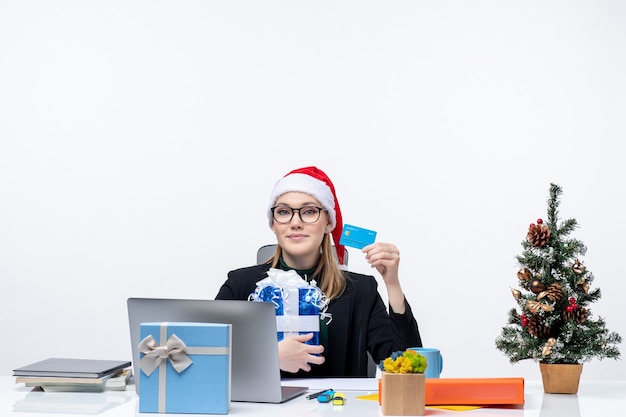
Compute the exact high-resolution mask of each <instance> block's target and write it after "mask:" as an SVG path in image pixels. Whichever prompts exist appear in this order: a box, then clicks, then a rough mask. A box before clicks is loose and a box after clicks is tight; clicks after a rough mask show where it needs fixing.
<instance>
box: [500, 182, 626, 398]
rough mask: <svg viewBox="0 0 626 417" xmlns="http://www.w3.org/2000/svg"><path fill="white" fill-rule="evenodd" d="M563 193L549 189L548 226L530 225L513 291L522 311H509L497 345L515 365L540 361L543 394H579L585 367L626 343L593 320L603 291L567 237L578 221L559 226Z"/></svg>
mask: <svg viewBox="0 0 626 417" xmlns="http://www.w3.org/2000/svg"><path fill="white" fill-rule="evenodd" d="M561 193H562V190H561V187H559V186H558V185H556V184H551V185H550V198H549V200H548V212H547V221H544V220H543V219H537V221H536V222H535V223H531V224H530V226H529V228H528V232H527V234H526V238H525V239H524V240H523V241H522V248H523V252H522V253H521V254H520V255H518V256H517V257H516V258H517V261H518V264H519V266H520V269H519V271H518V272H517V281H518V284H519V287H520V288H519V289H516V288H512V289H511V293H512V295H513V297H514V298H515V300H516V302H517V308H513V309H511V310H510V311H509V314H508V323H507V325H506V326H504V327H503V328H502V331H501V333H500V335H499V336H498V337H497V338H496V341H495V344H496V348H497V349H498V350H500V351H502V352H504V354H506V355H507V356H508V357H509V360H510V362H511V363H516V362H518V361H521V360H524V359H531V360H534V361H536V362H539V364H540V369H541V372H542V380H543V384H544V392H546V393H567V394H575V393H576V392H577V391H578V381H579V379H580V373H581V372H582V366H583V363H584V362H587V361H590V360H591V359H593V358H597V359H603V358H613V359H618V358H619V356H620V352H619V350H618V348H617V346H616V345H617V344H619V343H620V342H621V340H622V339H621V336H620V335H619V334H617V333H615V332H610V331H609V330H608V329H607V328H606V322H605V320H604V319H603V318H602V317H598V318H597V319H595V320H594V319H593V316H592V313H591V310H590V308H589V306H590V305H591V304H592V303H594V302H596V301H597V300H598V299H600V297H601V292H600V288H597V287H594V286H593V281H594V276H593V274H592V273H591V271H589V270H588V269H587V268H586V267H585V266H584V265H583V263H582V261H581V256H583V255H585V253H586V250H587V248H586V247H585V245H584V244H583V242H581V241H580V240H578V239H574V238H570V237H568V236H569V235H570V233H571V232H572V231H573V230H574V229H575V228H576V227H577V222H576V220H575V219H568V220H565V221H563V222H560V221H559V218H558V207H559V204H560V195H561ZM569 379H571V381H569V382H568V380H569Z"/></svg>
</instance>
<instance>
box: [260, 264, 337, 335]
mask: <svg viewBox="0 0 626 417" xmlns="http://www.w3.org/2000/svg"><path fill="white" fill-rule="evenodd" d="M250 300H252V301H261V302H271V303H273V304H274V306H275V307H276V330H277V332H278V334H277V338H278V341H281V340H282V339H283V338H285V337H286V336H289V335H298V334H307V333H313V338H312V339H311V340H309V341H308V342H307V343H308V344H311V345H319V344H320V338H319V334H320V318H321V319H324V318H330V315H329V314H327V313H326V308H327V305H328V302H327V301H326V297H325V296H324V293H322V291H321V290H320V289H319V288H318V287H317V285H316V282H315V280H312V281H311V282H307V281H305V280H304V279H302V278H301V277H300V275H298V274H297V273H296V271H293V270H290V271H283V270H281V269H275V268H271V269H270V270H269V271H268V273H267V278H264V279H263V280H261V281H259V282H257V287H256V290H255V292H254V293H253V294H251V295H250Z"/></svg>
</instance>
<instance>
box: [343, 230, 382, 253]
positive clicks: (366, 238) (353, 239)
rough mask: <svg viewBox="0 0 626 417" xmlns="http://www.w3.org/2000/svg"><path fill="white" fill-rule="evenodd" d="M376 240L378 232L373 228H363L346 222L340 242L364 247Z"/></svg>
mask: <svg viewBox="0 0 626 417" xmlns="http://www.w3.org/2000/svg"><path fill="white" fill-rule="evenodd" d="M375 241H376V232H375V231H373V230H368V229H363V228H362V227H357V226H352V225H351V224H346V225H344V226H343V231H342V232H341V238H340V239H339V244H341V245H344V246H351V247H353V248H357V249H362V248H363V247H365V246H367V245H369V244H370V243H374V242H375Z"/></svg>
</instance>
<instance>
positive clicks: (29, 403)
mask: <svg viewBox="0 0 626 417" xmlns="http://www.w3.org/2000/svg"><path fill="white" fill-rule="evenodd" d="M309 382H310V383H309V384H308V386H310V387H311V391H316V390H318V389H320V388H327V387H332V388H334V389H335V390H339V389H342V390H343V392H345V394H346V397H347V401H346V404H345V405H344V406H341V407H338V406H335V407H334V406H332V405H331V404H320V403H318V402H317V401H315V400H307V399H306V398H305V397H304V396H301V397H298V398H295V399H293V400H291V401H288V402H287V403H284V404H256V403H240V402H233V403H232V405H231V410H230V414H231V415H236V416H237V415H238V416H252V415H253V416H261V417H264V416H266V417H283V416H284V417H287V416H289V417H292V416H301V415H313V416H316V417H325V416H333V417H367V416H381V415H382V414H381V412H380V407H379V406H378V402H377V401H371V400H361V399H357V398H356V397H357V396H361V395H366V394H368V393H374V392H375V391H374V389H375V388H374V387H375V386H376V384H375V382H374V381H373V380H354V379H350V380H309ZM299 383H301V381H293V382H291V384H292V385H298V384H299ZM344 388H346V389H344ZM31 391H32V389H31V388H26V387H24V385H23V384H16V383H15V378H14V377H12V376H0V416H3V417H4V416H16V417H17V416H19V417H29V416H30V417H46V416H56V417H58V416H60V415H95V414H99V415H102V416H105V417H130V416H138V415H141V416H156V415H158V414H145V413H144V414H140V413H139V412H138V397H137V395H136V393H135V390H134V387H132V386H131V387H128V389H127V390H126V391H108V392H103V393H63V392H61V393H55V392H31ZM27 410H28V411H27ZM168 415H169V416H174V414H168ZM426 415H427V416H456V417H477V416H482V417H487V416H517V417H534V416H540V417H624V416H626V381H607V382H600V381H584V380H583V381H581V383H580V387H579V390H578V394H576V395H563V394H544V393H543V388H542V386H541V381H525V404H524V406H523V408H479V409H475V410H470V411H463V412H458V411H451V410H443V409H440V408H431V407H427V408H426ZM178 416H186V417H190V416H191V415H189V414H185V415H178Z"/></svg>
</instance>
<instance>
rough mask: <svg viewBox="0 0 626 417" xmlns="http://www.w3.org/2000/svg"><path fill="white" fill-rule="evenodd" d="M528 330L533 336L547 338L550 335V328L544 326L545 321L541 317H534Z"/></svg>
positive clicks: (529, 322) (529, 323)
mask: <svg viewBox="0 0 626 417" xmlns="http://www.w3.org/2000/svg"><path fill="white" fill-rule="evenodd" d="M526 328H527V329H528V333H530V334H531V336H535V337H546V336H548V335H549V334H550V328H549V327H547V326H546V325H545V324H543V319H542V318H541V317H540V316H532V317H531V318H530V320H529V321H528V326H527V327H526Z"/></svg>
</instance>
